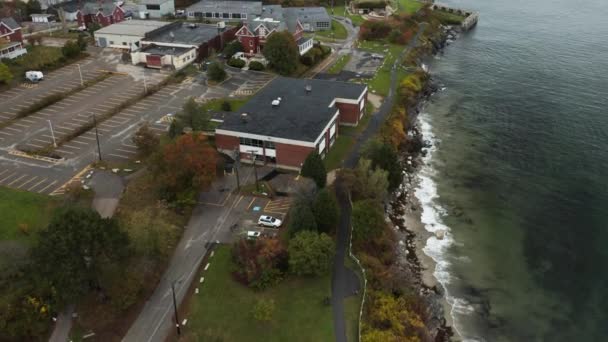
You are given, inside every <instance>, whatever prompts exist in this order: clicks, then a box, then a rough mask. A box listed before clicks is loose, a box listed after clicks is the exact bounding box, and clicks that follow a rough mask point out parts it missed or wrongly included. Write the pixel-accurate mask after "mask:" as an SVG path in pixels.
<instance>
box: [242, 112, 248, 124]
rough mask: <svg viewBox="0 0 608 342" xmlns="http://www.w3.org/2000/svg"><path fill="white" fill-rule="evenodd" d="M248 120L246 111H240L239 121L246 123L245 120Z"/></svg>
mask: <svg viewBox="0 0 608 342" xmlns="http://www.w3.org/2000/svg"><path fill="white" fill-rule="evenodd" d="M248 120H249V117H248V116H247V113H242V114H241V121H242V122H244V123H247V121H248Z"/></svg>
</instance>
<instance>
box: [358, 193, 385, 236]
mask: <svg viewBox="0 0 608 342" xmlns="http://www.w3.org/2000/svg"><path fill="white" fill-rule="evenodd" d="M352 224H353V240H355V241H356V242H362V241H368V240H371V239H373V238H375V237H378V236H379V235H380V234H381V233H382V229H384V226H385V224H386V223H385V222H384V213H383V211H382V206H381V205H380V204H379V203H378V202H377V201H375V200H364V201H357V202H355V203H354V204H353V213H352Z"/></svg>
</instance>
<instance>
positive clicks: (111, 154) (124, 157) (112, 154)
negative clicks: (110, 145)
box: [108, 153, 131, 159]
mask: <svg viewBox="0 0 608 342" xmlns="http://www.w3.org/2000/svg"><path fill="white" fill-rule="evenodd" d="M108 155H109V156H114V157H118V158H122V159H131V157H127V156H123V155H120V154H114V153H108Z"/></svg>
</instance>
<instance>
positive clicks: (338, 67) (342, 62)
mask: <svg viewBox="0 0 608 342" xmlns="http://www.w3.org/2000/svg"><path fill="white" fill-rule="evenodd" d="M350 59H351V55H343V56H342V57H340V58H338V60H337V61H335V62H334V64H333V65H332V66H331V67H330V68H329V69H327V73H328V74H332V75H337V74H339V73H340V72H341V71H342V69H344V67H345V66H346V64H348V62H349V61H350Z"/></svg>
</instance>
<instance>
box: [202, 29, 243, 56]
mask: <svg viewBox="0 0 608 342" xmlns="http://www.w3.org/2000/svg"><path fill="white" fill-rule="evenodd" d="M236 31H237V28H236V27H235V28H233V29H230V30H226V31H225V32H224V33H222V40H221V41H220V37H219V36H215V38H213V39H211V40H209V41H208V42H206V43H203V45H201V46H199V48H198V55H197V57H196V61H197V62H200V61H202V60H203V59H205V58H207V57H209V55H210V54H211V51H210V50H211V49H215V50H216V51H219V50H221V48H220V44H222V45H223V46H226V44H227V43H228V42H230V41H231V40H233V39H234V33H235V32H236Z"/></svg>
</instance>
